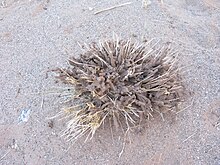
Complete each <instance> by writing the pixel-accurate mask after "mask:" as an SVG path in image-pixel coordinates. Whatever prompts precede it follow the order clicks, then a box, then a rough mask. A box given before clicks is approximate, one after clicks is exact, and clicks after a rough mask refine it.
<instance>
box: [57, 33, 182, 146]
mask: <svg viewBox="0 0 220 165" xmlns="http://www.w3.org/2000/svg"><path fill="white" fill-rule="evenodd" d="M82 47H83V46H82ZM83 48H84V53H83V54H81V56H80V57H79V58H74V57H70V59H69V64H70V66H69V68H67V69H58V70H57V72H58V73H59V76H58V78H59V79H60V80H61V81H62V82H64V83H66V84H68V85H69V86H71V87H73V88H74V90H71V92H72V97H71V98H70V99H69V100H68V101H69V102H68V103H69V104H70V103H74V105H70V106H69V107H67V108H64V110H63V111H62V113H59V114H58V115H56V116H55V117H58V116H59V117H60V118H61V119H62V120H67V121H68V122H67V128H66V129H65V130H64V131H63V132H62V136H64V137H65V138H66V139H67V140H70V141H73V142H75V141H76V140H77V139H79V138H81V137H83V136H84V137H85V142H86V141H87V140H89V139H91V138H92V137H93V136H94V134H95V132H96V131H97V130H98V129H99V128H100V126H101V125H104V123H105V121H109V124H110V131H111V134H112V137H113V130H114V129H115V130H119V129H121V130H122V131H123V133H124V134H126V132H127V130H131V129H132V128H135V127H136V126H137V125H138V126H141V125H142V123H144V122H145V121H146V120H148V119H149V118H151V117H153V116H154V115H155V114H159V115H160V116H161V118H162V120H165V119H164V113H166V112H168V111H170V112H171V111H174V112H175V107H177V105H178V104H179V103H180V102H181V101H182V99H181V97H182V95H183V89H184V88H183V86H182V83H181V81H180V80H181V79H180V78H179V68H178V67H177V65H176V62H177V52H176V51H174V50H173V49H171V47H170V46H169V45H168V46H167V45H164V46H160V44H159V41H156V40H155V39H152V40H149V41H148V42H147V43H143V44H138V43H137V42H132V41H131V40H127V41H124V40H120V39H119V38H118V37H117V36H114V39H113V40H106V41H99V43H98V44H96V43H92V44H91V45H87V46H85V47H83ZM67 93H69V92H67ZM70 95H71V94H70ZM103 128H104V127H103ZM125 130H126V131H125Z"/></svg>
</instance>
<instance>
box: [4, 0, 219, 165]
mask: <svg viewBox="0 0 220 165" xmlns="http://www.w3.org/2000/svg"><path fill="white" fill-rule="evenodd" d="M0 2H2V3H1V4H0V71H1V79H0V88H1V93H0V108H1V110H0V164H2V165H6V164H8V165H11V164H15V165H21V164H26V165H39V164H41V165H44V164H45V165H59V164H60V165H73V164H77V165H79V164H86V165H88V164H89V165H90V164H91V165H93V164H96V165H99V164H100V165H103V164H111V165H112V164H113V165H116V164H118V165H122V164H124V165H125V164H126V165H129V164H131V165H133V164H136V165H148V164H149V165H152V164H155V165H188V164H195V165H200V164H201V165H203V164H204V165H219V164H220V138H219V137H220V124H219V123H220V2H219V0H200V1H197V0H176V1H173V0H163V1H160V0H151V3H150V4H149V5H147V6H145V7H143V6H142V1H141V0H131V1H130V2H132V3H131V4H128V5H125V6H122V7H118V8H114V9H112V10H108V11H103V12H101V13H99V14H96V15H94V13H95V12H97V11H100V10H102V9H106V8H109V7H112V6H115V5H120V4H123V3H127V2H129V1H119V0H112V1H108V0H104V1H98V0H91V1H86V0H81V1H79V0H78V1H77V0H75V1H59V0H20V1H19V0H1V1H0ZM145 4H146V3H145ZM113 32H115V33H117V34H119V35H121V37H122V38H123V39H128V38H132V39H134V40H137V41H139V42H142V41H144V40H146V39H151V38H156V39H160V40H161V42H162V43H165V42H171V43H172V45H173V47H174V48H175V49H177V50H178V51H179V52H180V55H179V65H180V66H182V67H184V68H185V72H183V75H182V76H183V81H184V84H185V85H186V87H187V90H188V91H190V93H191V95H190V96H188V98H187V99H186V101H185V102H184V103H183V104H182V105H181V109H182V111H181V112H180V113H178V114H177V115H172V116H169V115H167V116H166V115H165V116H164V118H165V121H162V120H161V118H160V117H159V116H158V117H155V118H154V119H151V120H150V121H149V122H148V124H147V125H146V128H145V129H143V130H142V129H141V130H139V131H136V132H133V133H131V134H130V140H129V139H126V140H125V141H124V137H123V134H122V133H114V134H113V137H112V135H111V133H110V132H109V130H107V129H106V130H103V129H102V130H100V131H98V132H97V134H96V135H95V136H94V138H93V139H92V140H91V141H89V142H87V143H84V141H82V140H81V141H78V142H77V143H76V144H71V142H66V141H65V140H64V139H63V138H61V137H60V136H59V132H60V131H61V130H62V129H63V128H65V126H64V122H63V121H58V120H55V119H52V120H48V119H47V118H48V117H51V116H53V115H55V114H56V113H58V112H59V110H60V108H61V106H60V104H59V102H60V101H61V99H60V98H59V97H58V95H56V94H53V95H52V94H46V93H48V92H49V91H52V90H53V91H55V90H54V87H64V85H62V84H57V83H56V82H55V78H54V74H53V73H51V72H50V70H51V69H54V68H56V67H66V66H67V59H68V57H70V56H77V55H79V54H80V52H81V49H80V47H79V46H78V44H77V43H78V42H79V43H83V42H85V43H90V42H92V41H98V39H100V38H101V39H102V38H111V37H112V33H113ZM42 92H44V94H42ZM21 114H22V115H23V116H21ZM19 117H20V118H19ZM123 144H125V147H124V152H123V153H122V155H121V157H120V158H119V154H120V153H121V151H122V149H123Z"/></svg>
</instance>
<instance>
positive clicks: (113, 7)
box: [94, 2, 132, 15]
mask: <svg viewBox="0 0 220 165" xmlns="http://www.w3.org/2000/svg"><path fill="white" fill-rule="evenodd" d="M130 4H132V2H127V3H123V4H120V5H116V6H112V7H109V8H106V9H102V10H99V11H97V12H95V13H94V15H96V14H99V13H102V12H105V11H109V10H112V9H115V8H118V7H123V6H126V5H130Z"/></svg>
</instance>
